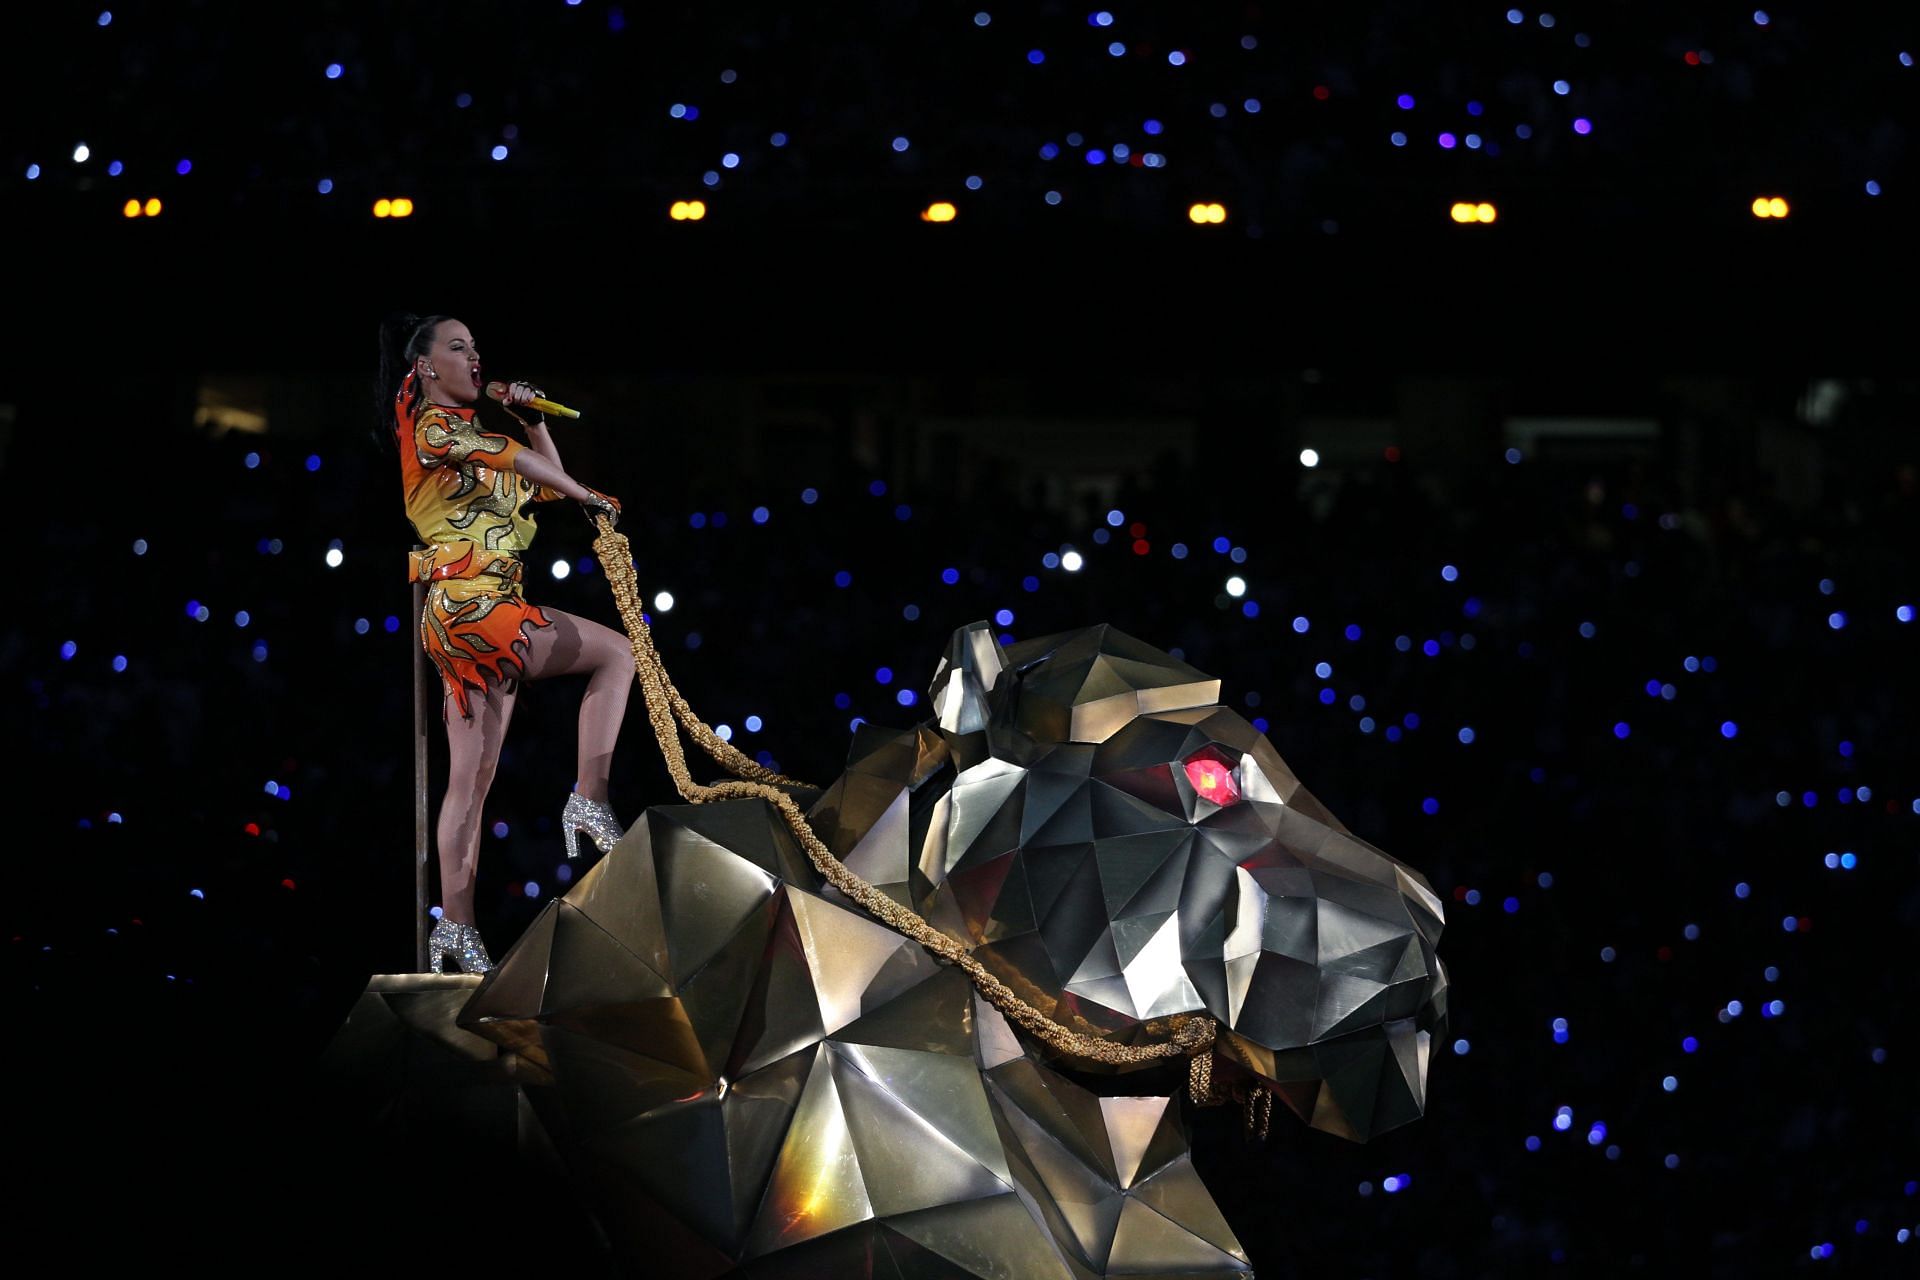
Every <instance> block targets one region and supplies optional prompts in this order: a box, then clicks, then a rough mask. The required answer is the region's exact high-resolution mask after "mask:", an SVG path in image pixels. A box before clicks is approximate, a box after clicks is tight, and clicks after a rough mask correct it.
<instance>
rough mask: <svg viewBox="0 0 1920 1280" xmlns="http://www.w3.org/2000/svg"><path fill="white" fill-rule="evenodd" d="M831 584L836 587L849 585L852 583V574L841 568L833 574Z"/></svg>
mask: <svg viewBox="0 0 1920 1280" xmlns="http://www.w3.org/2000/svg"><path fill="white" fill-rule="evenodd" d="M833 585H834V586H836V587H850V586H852V585H853V575H852V574H851V573H848V572H847V571H846V570H845V569H842V570H841V571H840V572H838V573H836V574H834V575H833Z"/></svg>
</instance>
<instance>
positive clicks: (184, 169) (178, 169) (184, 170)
mask: <svg viewBox="0 0 1920 1280" xmlns="http://www.w3.org/2000/svg"><path fill="white" fill-rule="evenodd" d="M173 171H174V172H175V173H177V174H179V175H180V176H181V177H183V178H184V177H186V176H187V175H188V174H190V173H192V172H193V161H191V160H182V161H181V162H180V163H179V164H177V165H175V166H173Z"/></svg>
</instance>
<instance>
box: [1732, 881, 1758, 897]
mask: <svg viewBox="0 0 1920 1280" xmlns="http://www.w3.org/2000/svg"><path fill="white" fill-rule="evenodd" d="M1752 892H1753V886H1752V885H1750V884H1748V883H1747V882H1746V881H1745V880H1742V881H1741V882H1740V883H1739V884H1736V885H1735V886H1733V896H1734V897H1736V898H1744V897H1746V896H1747V895H1748V894H1750V893H1752Z"/></svg>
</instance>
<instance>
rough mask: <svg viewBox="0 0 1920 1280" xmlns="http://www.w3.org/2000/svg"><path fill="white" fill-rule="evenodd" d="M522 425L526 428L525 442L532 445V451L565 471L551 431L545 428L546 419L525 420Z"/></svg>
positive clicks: (517, 415)
mask: <svg viewBox="0 0 1920 1280" xmlns="http://www.w3.org/2000/svg"><path fill="white" fill-rule="evenodd" d="M514 416H515V417H516V418H517V417H519V416H520V415H519V414H515V415H514ZM522 425H524V426H525V427H526V429H527V444H528V445H529V446H531V447H532V449H533V451H534V452H535V453H537V454H539V455H540V456H541V457H543V458H545V459H546V460H547V461H549V462H551V463H553V465H554V466H556V467H559V468H560V469H561V470H562V471H565V470H566V465H565V464H564V463H562V462H561V461H560V448H559V446H558V445H556V444H554V442H553V432H551V431H549V430H547V424H546V421H545V420H544V419H542V420H541V421H539V422H526V423H523V424H522Z"/></svg>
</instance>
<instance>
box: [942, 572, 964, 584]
mask: <svg viewBox="0 0 1920 1280" xmlns="http://www.w3.org/2000/svg"><path fill="white" fill-rule="evenodd" d="M940 581H942V582H944V583H946V584H947V585H948V586H952V585H953V584H954V583H956V582H958V581H960V571H959V570H958V569H942V570H941V571H940Z"/></svg>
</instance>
